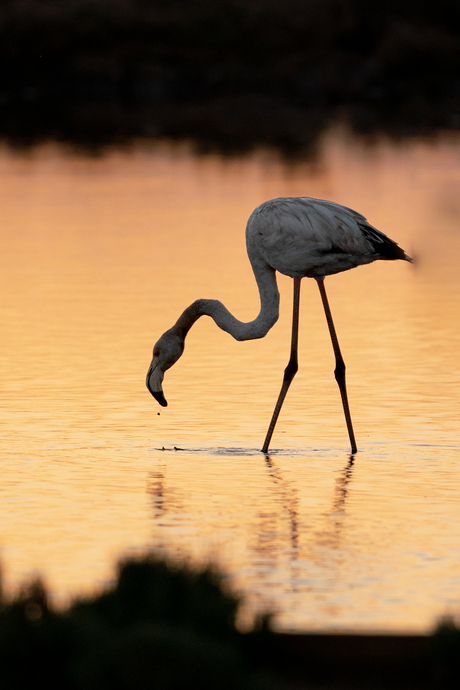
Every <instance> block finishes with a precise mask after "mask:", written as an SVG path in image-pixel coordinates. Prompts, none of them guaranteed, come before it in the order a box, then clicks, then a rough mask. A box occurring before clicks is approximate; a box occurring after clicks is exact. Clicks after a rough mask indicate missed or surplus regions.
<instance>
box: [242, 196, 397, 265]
mask: <svg viewBox="0 0 460 690" xmlns="http://www.w3.org/2000/svg"><path fill="white" fill-rule="evenodd" d="M246 243H247V248H248V254H249V258H250V259H252V257H253V256H255V255H256V254H257V253H258V254H259V255H260V256H261V257H263V259H264V260H265V261H266V263H267V264H268V265H270V266H271V267H272V268H274V269H275V270H276V271H279V272H280V273H283V274H284V275H287V276H290V277H291V278H316V279H318V278H319V279H322V278H324V277H325V276H328V275H332V274H334V273H340V272H341V271H347V270H348V269H350V268H356V266H361V265H363V264H369V263H371V262H372V261H375V260H376V259H406V260H410V259H409V257H407V256H406V254H405V253H404V252H403V250H402V249H401V248H400V247H398V245H397V244H396V242H393V240H390V239H389V238H388V237H387V236H386V235H384V234H383V232H380V231H379V230H377V229H376V228H374V227H373V226H372V225H369V223H368V222H367V220H366V218H365V217H364V216H362V215H361V214H360V213H357V212H356V211H353V210H352V209H350V208H347V207H346V206H341V205H340V204H336V203H334V202H332V201H323V200H321V199H311V198H308V197H295V198H292V197H284V198H280V199H272V200H271V201H266V202H265V203H264V204H262V205H261V206H259V207H258V208H256V209H255V211H253V212H252V214H251V216H250V217H249V220H248V224H247V229H246Z"/></svg>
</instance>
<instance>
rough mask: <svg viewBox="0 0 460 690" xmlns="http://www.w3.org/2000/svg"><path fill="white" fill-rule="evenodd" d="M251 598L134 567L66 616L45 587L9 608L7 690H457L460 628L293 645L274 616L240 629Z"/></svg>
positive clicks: (142, 563) (1, 659) (219, 581)
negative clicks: (275, 628) (191, 689)
mask: <svg viewBox="0 0 460 690" xmlns="http://www.w3.org/2000/svg"><path fill="white" fill-rule="evenodd" d="M241 603H242V600H241V598H239V597H238V596H236V595H235V594H234V593H232V592H231V591H230V590H229V589H228V587H227V586H226V584H225V578H224V577H223V576H222V575H221V574H220V573H219V572H218V571H216V570H214V569H212V568H208V569H206V570H196V569H193V568H190V567H187V566H184V565H180V564H177V563H174V562H172V561H171V562H168V561H166V560H161V559H159V558H156V557H154V556H147V557H143V558H138V559H131V560H127V561H123V562H122V563H120V565H119V567H118V573H117V577H116V580H115V581H114V583H113V584H112V585H109V586H107V587H106V588H105V589H104V590H103V591H102V592H101V593H99V594H96V595H94V596H93V597H89V598H86V599H78V600H76V601H74V603H73V604H72V605H71V606H70V607H69V608H68V609H67V610H65V611H59V610H57V609H56V608H55V607H53V605H52V604H51V603H50V600H49V597H48V594H47V591H46V588H45V587H44V586H43V584H42V583H40V582H39V581H36V582H34V583H32V584H30V585H28V586H26V587H24V588H23V589H22V591H21V592H20V593H19V594H18V595H17V596H16V597H15V598H8V597H6V596H3V597H2V602H1V608H0V675H1V678H2V688H5V689H9V688H14V689H15V690H22V689H26V688H27V689H28V688H33V687H37V686H42V687H50V688H51V687H62V688H64V687H65V688H69V689H71V688H75V689H76V690H77V689H79V688H85V689H91V688H94V690H100V689H102V688H119V689H120V690H124V689H126V690H129V689H137V688H139V689H141V688H150V687H151V688H155V689H157V690H172V689H176V688H177V689H178V690H179V688H184V687H197V688H198V687H199V688H205V689H206V688H209V690H214V689H215V688H228V689H229V690H230V689H233V688H234V689H235V690H236V689H238V690H240V689H242V690H244V689H247V690H275V689H279V690H283V689H285V690H288V689H294V688H297V689H301V688H306V689H307V688H311V689H313V688H326V689H328V688H330V689H331V690H332V688H343V689H345V688H356V690H358V689H361V688H405V689H406V690H409V689H412V688H414V689H415V688H454V687H458V683H459V681H460V664H459V661H458V660H459V658H460V629H459V628H457V627H456V625H455V624H454V623H453V622H452V621H444V622H442V623H441V624H440V625H439V626H438V628H437V630H436V631H435V632H434V634H432V635H430V636H429V635H427V636H415V635H414V636H409V635H393V636H392V635H362V634H359V635H344V634H337V635H334V634H332V635H327V634H303V635H299V634H297V635H294V634H293V635H289V634H279V633H274V632H272V630H271V626H270V621H271V617H270V616H269V615H261V616H259V617H258V618H257V619H256V620H255V621H254V624H253V627H252V630H250V631H249V632H246V633H241V632H239V630H238V628H237V624H236V621H237V614H238V609H239V607H240V605H241Z"/></svg>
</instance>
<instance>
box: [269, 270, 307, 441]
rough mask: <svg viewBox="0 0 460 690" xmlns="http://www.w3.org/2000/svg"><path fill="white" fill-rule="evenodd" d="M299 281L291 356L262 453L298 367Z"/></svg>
mask: <svg viewBox="0 0 460 690" xmlns="http://www.w3.org/2000/svg"><path fill="white" fill-rule="evenodd" d="M300 281H301V278H294V305H293V310H292V336H291V356H290V358H289V362H288V365H287V367H286V369H285V370H284V377H283V384H282V386H281V391H280V394H279V396H278V400H277V401H276V405H275V409H274V411H273V415H272V420H271V422H270V426H269V427H268V431H267V435H266V437H265V441H264V445H263V447H262V453H267V452H268V446H269V445H270V441H271V438H272V435H273V431H274V430H275V426H276V422H277V421H278V416H279V413H280V411H281V407H282V406H283V402H284V398H285V397H286V393H287V392H288V389H289V386H290V385H291V383H292V379H293V378H294V376H295V375H296V373H297V370H298V368H299V365H298V362H297V349H298V342H299V304H300Z"/></svg>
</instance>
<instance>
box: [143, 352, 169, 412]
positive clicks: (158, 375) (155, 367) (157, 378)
mask: <svg viewBox="0 0 460 690" xmlns="http://www.w3.org/2000/svg"><path fill="white" fill-rule="evenodd" d="M163 378H164V373H163V371H162V370H161V368H160V366H159V360H158V357H153V359H152V362H151V364H150V368H149V370H148V372H147V378H146V380H145V383H146V385H147V388H148V390H149V391H150V393H151V394H152V395H153V397H154V398H155V400H157V401H158V402H159V403H160V405H161V406H162V407H167V405H168V403H167V401H166V398H165V396H164V395H163V388H162V385H161V384H162V381H163Z"/></svg>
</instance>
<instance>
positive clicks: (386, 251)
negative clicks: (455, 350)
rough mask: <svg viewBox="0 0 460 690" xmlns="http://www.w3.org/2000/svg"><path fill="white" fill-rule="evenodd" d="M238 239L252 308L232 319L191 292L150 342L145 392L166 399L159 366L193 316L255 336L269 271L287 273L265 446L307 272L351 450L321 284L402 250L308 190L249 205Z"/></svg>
mask: <svg viewBox="0 0 460 690" xmlns="http://www.w3.org/2000/svg"><path fill="white" fill-rule="evenodd" d="M246 246H247V252H248V256H249V260H250V262H251V266H252V270H253V272H254V277H255V279H256V282H257V286H258V288H259V295H260V312H259V314H258V316H257V317H256V318H255V319H254V320H253V321H249V322H248V323H244V322H242V321H239V320H238V319H236V318H235V317H234V316H233V315H232V314H231V313H230V312H229V311H228V309H227V308H226V307H225V306H224V305H223V304H222V302H219V301H218V300H214V299H198V300H196V301H195V302H193V304H191V305H190V306H189V307H187V309H185V311H184V312H183V313H182V314H181V315H180V317H179V318H178V320H177V321H176V323H175V324H174V326H172V328H170V329H169V330H167V331H166V332H165V333H163V335H162V336H161V338H160V339H159V340H158V341H157V342H156V343H155V345H154V348H153V357H152V362H151V364H150V367H149V370H148V373H147V379H146V384H147V388H148V390H149V391H150V393H151V394H152V395H153V397H154V398H155V399H156V400H157V401H158V402H159V403H160V405H162V406H163V407H166V405H167V404H168V403H167V402H166V399H165V397H164V394H163V388H162V382H163V378H164V373H165V371H167V369H169V368H170V367H172V365H173V364H175V363H176V362H177V360H178V359H179V357H180V356H181V355H182V353H183V351H184V342H185V337H186V335H187V333H188V332H189V330H190V328H191V327H192V326H193V324H194V323H195V321H197V320H198V319H199V318H200V317H201V316H205V315H206V316H211V317H212V318H213V319H214V321H215V323H216V324H217V325H218V326H219V328H221V329H222V330H223V331H226V332H227V333H230V335H231V336H233V337H234V338H235V339H236V340H252V339H255V338H263V337H264V336H265V335H266V334H267V333H268V331H269V330H270V329H271V328H272V326H274V324H275V323H276V321H277V320H278V315H279V292H278V286H277V282H276V271H279V272H280V273H282V274H284V275H287V276H290V277H291V278H293V279H294V300H293V316H292V334H291V354H290V358H289V362H288V365H287V367H286V369H285V371H284V377H283V383H282V386H281V391H280V394H279V396H278V400H277V402H276V405H275V409H274V411H273V415H272V418H271V422H270V425H269V428H268V431H267V434H266V437H265V441H264V444H263V447H262V452H263V453H265V454H266V453H268V448H269V445H270V441H271V438H272V435H273V431H274V429H275V426H276V422H277V419H278V416H279V413H280V411H281V407H282V405H283V402H284V399H285V397H286V394H287V392H288V389H289V386H290V385H291V383H292V380H293V378H294V376H295V374H296V373H297V370H298V358H297V350H298V333H299V303H300V282H301V280H302V278H314V279H315V280H316V282H317V284H318V288H319V291H320V295H321V300H322V303H323V307H324V311H325V314H326V321H327V325H328V328H329V333H330V336H331V340H332V347H333V350H334V355H335V371H334V374H335V378H336V381H337V383H338V386H339V390H340V395H341V398H342V405H343V411H344V414H345V421H346V425H347V430H348V435H349V439H350V445H351V453H352V455H354V454H355V453H356V452H357V450H358V449H357V446H356V440H355V434H354V431H353V425H352V422H351V416H350V408H349V404H348V396H347V389H346V384H345V362H344V361H343V357H342V354H341V351H340V347H339V342H338V340H337V334H336V331H335V327H334V322H333V320H332V315H331V310H330V308H329V302H328V299H327V295H326V290H325V287H324V279H325V277H326V276H328V275H333V274H334V273H340V272H342V271H347V270H348V269H350V268H355V267H356V266H361V265H363V264H369V263H371V262H372V261H376V260H377V259H383V260H395V259H403V260H405V261H409V262H412V259H411V257H410V256H408V255H407V254H405V252H404V251H403V250H402V249H401V247H399V246H398V245H397V244H396V242H394V241H393V240H391V239H389V238H388V237H387V236H386V235H384V234H383V233H382V232H380V231H379V230H377V229H376V228H374V227H373V226H372V225H370V224H369V223H368V222H367V220H366V218H365V217H364V216H362V215H361V214H360V213H357V212H356V211H353V210H352V209H350V208H347V207H346V206H342V205H340V204H337V203H335V202H333V201H325V200H322V199H313V198H309V197H281V198H278V199H271V200H270V201H266V202H265V203H263V204H261V205H260V206H259V207H258V208H256V209H255V210H254V211H253V212H252V214H251V215H250V217H249V220H248V223H247V226H246Z"/></svg>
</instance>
